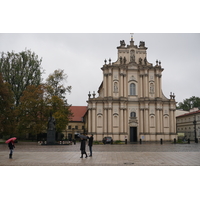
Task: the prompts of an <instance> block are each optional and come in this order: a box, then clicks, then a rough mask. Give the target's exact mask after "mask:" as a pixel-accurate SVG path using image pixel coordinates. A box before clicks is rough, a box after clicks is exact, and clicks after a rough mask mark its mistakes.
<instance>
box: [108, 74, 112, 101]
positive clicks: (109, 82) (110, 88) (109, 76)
mask: <svg viewBox="0 0 200 200" xmlns="http://www.w3.org/2000/svg"><path fill="white" fill-rule="evenodd" d="M111 76H112V73H109V74H108V96H109V97H111V96H112V89H113V86H112V80H111Z"/></svg>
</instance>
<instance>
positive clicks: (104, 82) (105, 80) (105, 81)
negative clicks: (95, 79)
mask: <svg viewBox="0 0 200 200" xmlns="http://www.w3.org/2000/svg"><path fill="white" fill-rule="evenodd" d="M107 79H108V75H107V74H104V80H103V87H104V97H107V96H108V89H107V87H108V83H107V82H108V81H107Z"/></svg>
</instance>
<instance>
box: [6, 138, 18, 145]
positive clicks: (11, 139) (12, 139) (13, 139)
mask: <svg viewBox="0 0 200 200" xmlns="http://www.w3.org/2000/svg"><path fill="white" fill-rule="evenodd" d="M16 139H17V138H16V137H13V138H10V139H8V140H6V142H5V143H7V144H8V143H9V142H10V141H13V142H14V141H15V140H16Z"/></svg>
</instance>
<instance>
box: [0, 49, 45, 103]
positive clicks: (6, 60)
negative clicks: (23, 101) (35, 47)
mask: <svg viewBox="0 0 200 200" xmlns="http://www.w3.org/2000/svg"><path fill="white" fill-rule="evenodd" d="M41 62H42V59H39V58H38V56H37V55H36V54H35V53H34V52H31V51H30V50H25V51H22V52H20V53H15V52H14V51H12V52H7V53H4V52H2V53H1V55H0V73H2V76H3V79H4V80H5V81H6V82H8V83H9V84H10V85H11V89H12V91H13V93H14V98H15V105H16V106H18V105H19V100H20V97H21V96H22V94H23V91H24V90H25V89H26V87H27V86H28V85H36V86H37V85H40V83H41V74H42V71H41V70H42V69H41Z"/></svg>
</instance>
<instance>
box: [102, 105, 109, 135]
mask: <svg viewBox="0 0 200 200" xmlns="http://www.w3.org/2000/svg"><path fill="white" fill-rule="evenodd" d="M107 115H108V110H107V108H104V118H103V120H104V122H103V129H104V130H103V132H104V134H107V133H108V116H107Z"/></svg>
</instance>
